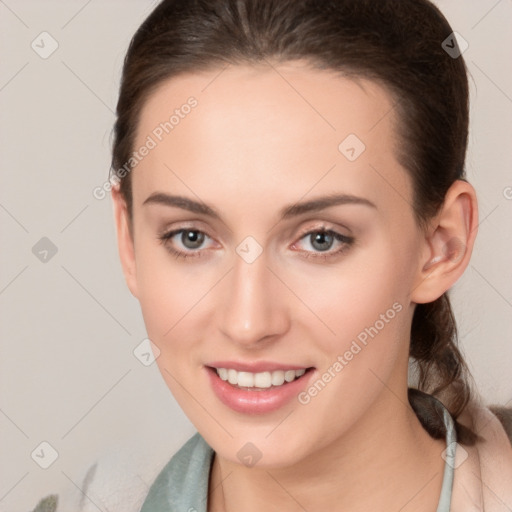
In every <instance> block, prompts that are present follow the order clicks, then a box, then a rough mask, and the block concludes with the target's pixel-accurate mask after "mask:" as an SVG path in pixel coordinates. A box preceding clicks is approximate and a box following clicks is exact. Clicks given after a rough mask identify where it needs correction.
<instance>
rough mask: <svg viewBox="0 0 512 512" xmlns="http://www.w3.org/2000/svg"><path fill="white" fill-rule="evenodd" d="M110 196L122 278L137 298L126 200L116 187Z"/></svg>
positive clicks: (133, 250) (132, 243) (133, 255)
mask: <svg viewBox="0 0 512 512" xmlns="http://www.w3.org/2000/svg"><path fill="white" fill-rule="evenodd" d="M111 197H112V203H113V209H114V220H115V224H116V231H117V246H118V250H119V258H120V260H121V266H122V269H123V274H124V278H125V280H126V284H127V286H128V288H129V290H130V292H131V293H132V295H133V296H134V297H136V298H138V295H137V272H136V264H135V246H134V241H133V237H132V233H131V230H130V221H129V215H128V209H127V206H126V201H125V200H124V198H123V196H122V194H121V192H120V190H119V188H118V187H112V192H111Z"/></svg>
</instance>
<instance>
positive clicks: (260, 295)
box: [220, 243, 287, 346]
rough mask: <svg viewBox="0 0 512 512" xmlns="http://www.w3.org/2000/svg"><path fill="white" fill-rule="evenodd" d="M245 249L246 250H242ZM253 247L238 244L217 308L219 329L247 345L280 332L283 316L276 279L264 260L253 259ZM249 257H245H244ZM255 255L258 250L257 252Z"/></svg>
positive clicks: (282, 325) (282, 328)
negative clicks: (221, 298)
mask: <svg viewBox="0 0 512 512" xmlns="http://www.w3.org/2000/svg"><path fill="white" fill-rule="evenodd" d="M247 247H249V251H245V252H244V249H247ZM252 251H254V247H251V246H250V243H249V246H247V245H244V243H242V244H240V246H239V247H238V248H237V254H235V257H234V262H233V269H232V271H231V272H230V275H229V277H228V279H227V280H226V283H227V284H226V287H227V289H226V293H225V297H224V301H223V304H221V305H220V308H221V315H220V322H221V325H220V328H221V330H222V331H223V332H224V334H225V335H226V336H228V337H229V338H230V339H231V340H232V341H233V342H236V343H239V344H244V345H246V346H250V345H253V344H258V342H259V341H261V340H263V339H264V338H266V339H269V337H270V336H272V335H276V334H279V333H282V332H284V330H285V329H286V328H287V315H286V310H285V307H284V304H283V303H280V296H281V294H280V292H279V290H278V289H277V286H276V285H277V283H276V278H275V276H274V275H273V273H272V272H271V271H270V270H269V269H268V268H267V264H268V261H267V257H266V253H265V252H261V253H260V254H259V255H257V256H256V258H255V259H253V257H254V252H252ZM251 252H252V256H251V257H248V256H247V255H248V254H251ZM257 252H259V251H257Z"/></svg>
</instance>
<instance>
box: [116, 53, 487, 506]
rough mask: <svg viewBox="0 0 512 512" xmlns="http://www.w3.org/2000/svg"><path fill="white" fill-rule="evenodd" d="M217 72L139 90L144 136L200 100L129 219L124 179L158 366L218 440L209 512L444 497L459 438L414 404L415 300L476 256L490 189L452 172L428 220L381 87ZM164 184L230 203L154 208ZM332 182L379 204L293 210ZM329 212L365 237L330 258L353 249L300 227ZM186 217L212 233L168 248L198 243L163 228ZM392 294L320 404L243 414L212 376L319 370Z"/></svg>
mask: <svg viewBox="0 0 512 512" xmlns="http://www.w3.org/2000/svg"><path fill="white" fill-rule="evenodd" d="M219 72H220V69H217V70H214V71H209V72H202V73H194V74H189V75H182V76H180V77H178V78H174V79H172V80H170V81H167V82H165V83H164V84H162V85H161V86H160V88H158V89H157V90H156V91H155V92H154V93H153V94H152V95H151V96H150V97H149V99H148V101H147V103H146V104H145V105H144V108H143V110H142V114H141V118H140V123H139V126H138V131H137V138H136V143H135V147H140V146H141V145H142V144H143V143H144V141H145V140H146V137H147V135H148V134H150V133H151V132H152V130H154V128H155V127H156V126H157V125H158V124H159V123H160V122H162V121H163V120H165V119H166V118H167V117H168V114H167V113H168V112H172V111H173V110H174V109H175V108H176V107H179V106H180V105H182V104H183V103H185V102H186V100H187V98H188V97H189V96H194V97H195V98H196V99H197V101H198V105H197V107H196V108H195V109H194V110H193V111H192V112H191V113H190V114H189V115H188V116H186V117H185V118H184V119H182V120H180V124H179V125H178V126H176V127H175V128H174V130H173V131H172V132H171V133H170V134H169V135H167V136H166V137H165V138H164V139H163V140H162V141H161V142H160V143H159V144H158V146H157V147H156V148H154V149H153V150H152V151H151V152H150V153H149V154H148V155H147V156H146V157H145V158H144V159H143V161H142V162H140V163H139V164H138V165H137V167H136V168H135V169H134V171H133V172H132V179H133V182H132V187H133V201H134V202H133V208H134V209H133V224H132V225H131V226H130V219H129V218H128V214H127V211H126V208H125V204H124V201H123V198H122V196H121V195H120V193H119V192H118V191H117V190H116V189H114V190H113V191H112V199H113V203H114V216H115V220H116V226H117V233H118V244H119V253H120V258H121V262H122V266H123V271H124V274H125V278H126V281H127V284H128V287H129V289H130V291H131V293H132V294H133V295H134V296H135V297H136V298H137V299H138V300H139V301H140V304H141V308H142V313H143V316H144V321H145V324H146V328H147V332H148V336H149V338H150V339H151V340H152V341H153V342H154V344H155V345H156V346H157V347H158V349H159V350H160V355H159V357H158V358H157V364H158V366H159V368H160V370H161V372H162V375H163V378H164V380H165V381H166V383H167V385H168V386H169V388H170V390H171V392H172V393H173V395H174V397H175V398H176V400H177V401H178V403H179V404H180V406H181V407H182V409H183V411H184V412H185V414H186V415H187V416H188V417H189V418H190V420H191V421H192V423H193V424H194V425H195V427H196V428H197V429H198V431H199V432H200V433H201V435H202V436H203V437H204V438H205V440H206V441H207V442H208V444H209V445H210V446H211V447H212V448H213V449H214V450H215V452H216V455H215V457H214V462H213V465H212V471H211V474H210V489H211V494H210V498H209V502H208V510H209V512H213V511H220V510H225V511H228V512H229V511H233V510H244V512H253V511H261V510H266V511H274V510H275V511H278V510H279V511H280V512H283V511H284V512H287V511H296V510H304V509H305V510H309V511H316V510H351V511H362V510H373V509H375V510H397V511H398V510H401V511H402V512H404V511H413V510H414V511H418V510H419V511H422V510H425V511H427V510H428V511H431V510H435V508H436V506H437V501H438V499H439V493H440V490H441V485H442V475H443V469H444V464H445V462H444V460H443V459H442V458H441V453H442V451H443V450H444V449H445V442H444V440H434V439H432V438H431V437H430V436H429V435H428V434H427V433H426V431H425V430H424V429H423V428H422V426H421V424H420V423H419V421H418V419H417V418H416V415H415V414H414V412H413V410H412V409H411V407H410V405H409V404H408V401H407V365H408V350H409V342H410V340H409V333H410V326H411V320H412V314H413V312H414V307H415V304H417V303H422V302H430V301H433V300H435V299H436V298H437V297H439V296H440V295H441V294H442V293H444V292H445V291H446V290H448V289H449V288H450V287H451V286H452V285H453V284H454V283H455V282H456V280H457V279H458V278H459V277H460V276H461V274H462V273H463V272H464V269H465V268H466V266H467V264H468V261H469V258H470V255H471V251H472V247H473V242H474V239H475V236H476V226H477V217H478V214H477V203H476V196H475V191H474V189H473V187H472V186H471V185H470V184H468V183H466V182H463V181H457V182H455V183H454V184H453V185H452V187H451V188H450V190H449V191H448V193H447V195H446V200H445V203H444V206H443V208H442V210H441V211H440V212H439V214H438V215H437V216H436V217H435V218H434V219H432V221H431V223H430V225H429V227H428V229H427V230H426V231H422V230H420V228H419V227H418V226H417V224H416V223H415V220H414V216H413V210H412V206H411V204H412V201H413V198H412V184H411V181H410V178H409V175H408V174H407V172H406V170H405V169H403V168H402V167H401V166H400V164H399V163H398V162H397V160H396V157H395V151H394V148H395V144H396V142H397V140H396V137H395V130H394V126H395V124H394V123H396V122H397V121H398V120H397V119H396V118H395V112H394V111H393V108H392V105H393V101H392V98H391V97H390V95H389V94H388V92H387V91H386V90H385V89H383V88H382V87H381V86H379V85H377V84H376V83H373V82H370V81H367V80H358V81H357V82H355V81H353V80H349V79H347V78H344V77H341V76H339V75H335V74H334V73H332V72H328V71H320V70H315V69H313V68H311V67H308V66H307V63H305V62H299V61H298V62H294V63H285V64H283V63H280V64H279V65H278V64H273V65H258V66H242V65H237V66H229V67H228V68H227V69H225V70H224V71H222V73H220V74H219ZM351 133H352V134H356V135H357V137H359V139H361V140H362V141H364V144H365V146H366V149H365V151H364V152H363V153H361V155H360V156H359V157H358V158H357V159H356V160H355V161H353V162H351V161H349V160H348V159H347V158H346V157H345V156H344V155H343V154H342V153H341V152H340V151H339V149H338V146H339V144H340V142H342V141H343V140H344V139H345V138H346V137H347V135H348V134H351ZM155 192H163V193H167V194H176V195H182V196H186V197H187V198H190V199H193V200H196V201H202V202H204V203H206V204H208V205H210V206H211V207H212V208H214V209H215V210H216V211H217V212H219V214H220V216H221V219H220V220H218V219H213V218H211V217H208V216H206V215H204V214H197V213H191V212H189V211H186V210H183V209H180V208H177V207H171V206H166V205H161V204H149V203H148V204H145V205H143V203H144V201H145V200H146V199H147V198H148V197H149V196H150V195H151V194H153V193H155ZM333 192H338V193H345V194H351V195H354V196H358V197H362V198H365V199H367V200H369V201H371V202H372V203H374V205H375V207H368V206H365V205H361V204H344V205H338V206H332V207H330V208H327V209H324V210H321V211H316V212H309V213H304V214H302V215H300V216H297V217H293V218H289V219H286V220H281V219H280V218H279V212H280V210H281V209H282V208H284V207H285V206H288V205H292V204H294V203H296V202H299V201H306V200H310V199H313V198H316V197H319V196H323V195H325V194H330V193H333ZM322 226H324V227H326V228H327V229H332V230H334V231H336V232H338V233H340V234H343V235H345V236H352V237H353V238H354V242H353V243H352V244H351V245H348V246H346V247H345V248H346V250H345V251H344V252H343V253H341V254H339V255H337V256H333V257H331V258H330V259H328V260H323V259H322V258H321V257H318V258H316V259H315V258H314V256H315V255H316V256H318V255H320V256H321V255H322V254H325V253H326V252H327V253H331V254H333V253H334V252H335V251H336V250H337V249H339V248H340V247H341V246H342V245H343V244H342V243H340V242H337V241H333V242H332V245H331V246H330V247H329V245H328V244H329V242H327V250H326V252H322V250H321V248H322V246H320V249H319V248H318V247H319V246H318V245H317V244H313V242H314V238H312V237H311V236H307V235H304V233H307V232H310V231H314V230H315V229H316V230H318V229H319V228H321V227H322ZM130 227H131V228H132V229H133V238H132V236H131V235H130ZM179 228H182V229H185V228H189V229H192V228H193V229H197V230H200V231H202V232H204V233H206V235H207V236H206V237H205V240H204V243H203V245H201V246H200V249H199V250H200V251H202V255H201V256H200V257H190V258H187V259H183V258H180V259H176V258H175V257H174V256H173V255H172V254H170V253H169V250H168V247H169V246H171V247H174V248H175V249H177V250H181V251H184V252H187V251H188V253H191V252H194V251H195V252H196V253H197V251H198V249H190V248H187V246H184V245H183V239H182V238H181V237H180V235H177V236H175V237H174V238H173V239H172V240H171V241H169V240H168V241H167V246H166V245H165V244H162V243H160V241H159V239H158V236H159V234H161V233H162V232H165V231H166V230H167V231H170V230H171V229H179ZM247 236H251V237H253V238H254V239H255V240H256V241H257V242H258V244H259V245H260V246H261V248H262V250H263V252H262V254H261V255H260V256H259V257H258V258H257V259H256V260H255V261H254V262H252V263H247V262H246V261H245V260H244V259H243V258H241V257H240V256H239V255H238V254H237V253H236V248H237V246H238V245H239V244H240V243H241V242H242V241H243V240H244V239H245V238H246V237H247ZM450 240H452V241H453V240H455V241H457V243H456V244H453V243H452V242H449V241H450ZM308 254H309V256H310V257H309V258H306V257H305V255H308ZM432 261H434V263H430V262H432ZM394 303H399V304H400V305H401V306H402V309H401V311H400V312H399V313H397V314H396V315H395V317H394V318H393V319H392V320H390V321H389V322H388V323H386V324H385V327H384V328H383V329H381V330H380V331H379V333H378V335H376V336H375V337H374V338H373V339H371V340H370V341H369V342H368V344H367V346H365V347H364V348H363V349H362V350H361V351H360V352H359V353H358V354H357V356H355V357H354V358H353V359H352V360H351V361H349V362H348V364H347V365H346V366H345V367H344V368H343V370H342V371H341V372H339V373H337V374H336V377H335V378H333V379H332V380H331V381H330V382H329V383H328V384H327V385H326V386H325V388H324V389H323V390H322V391H321V392H320V393H318V394H317V395H316V396H315V397H314V398H312V399H311V401H310V402H309V403H308V404H306V405H303V404H301V403H299V401H298V400H295V399H294V400H292V401H291V402H290V403H288V404H287V405H286V406H284V407H282V408H281V409H279V410H277V411H275V412H272V413H267V414H263V415H247V414H242V413H237V412H234V411H232V410H231V409H230V408H228V407H226V406H225V405H224V404H222V403H221V402H220V401H219V400H218V398H217V397H216V395H215V394H214V393H213V391H212V389H211V387H210V384H209V380H208V378H207V375H206V371H205V368H204V365H205V364H207V363H208V362H212V361H215V360H235V359H236V360H243V361H261V360H266V361H277V362H280V363H289V364H292V365H298V366H304V367H310V366H313V367H315V371H314V375H313V377H311V381H310V382H311V383H312V382H314V381H315V380H317V379H318V378H319V377H321V375H322V374H323V373H324V372H325V371H326V370H327V369H328V368H329V367H332V365H333V363H334V362H335V361H336V360H337V357H338V356H339V355H342V354H344V353H345V352H346V350H348V349H349V348H350V345H351V343H352V340H354V339H356V337H357V335H358V334H359V333H360V332H361V331H363V330H364V328H365V327H368V326H371V325H374V324H375V322H376V321H377V320H378V319H379V318H381V317H380V315H381V314H385V312H386V311H387V310H388V309H390V308H391V307H392V305H393V304H394ZM247 442H251V443H253V444H254V445H255V446H256V447H257V448H258V450H259V451H260V452H261V454H262V457H261V459H260V460H259V461H258V463H257V464H256V465H255V466H254V467H246V466H245V465H243V464H242V463H241V461H240V460H239V459H238V457H237V452H238V451H239V450H240V449H241V448H242V447H243V446H244V445H245V444H246V443H247ZM334 504H335V505H334Z"/></svg>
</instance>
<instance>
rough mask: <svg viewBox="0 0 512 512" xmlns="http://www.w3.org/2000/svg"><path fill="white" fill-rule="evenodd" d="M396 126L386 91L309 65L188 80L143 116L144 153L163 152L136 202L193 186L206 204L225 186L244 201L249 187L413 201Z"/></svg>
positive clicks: (142, 170)
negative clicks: (397, 147)
mask: <svg viewBox="0 0 512 512" xmlns="http://www.w3.org/2000/svg"><path fill="white" fill-rule="evenodd" d="M191 98H192V99H191ZM190 105H194V106H190ZM395 121H396V115H395V112H394V105H393V99H392V97H391V96H390V94H389V93H388V92H387V90H386V89H384V88H383V87H382V86H380V85H379V84H377V83H375V82H372V81H369V80H363V79H361V80H357V81H355V80H353V79H349V78H347V77H343V76H341V75H339V74H335V73H333V72H331V71H327V70H319V69H313V68H311V67H308V66H307V65H305V64H304V63H285V64H279V65H257V66H241V65H237V66H233V65H231V66H227V67H226V68H218V69H215V70H212V71H208V72H201V73H192V74H186V75H182V76H178V77H175V78H172V79H170V80H168V81H166V82H163V83H162V84H160V86H159V87H158V88H157V89H156V90H155V91H154V92H153V93H152V94H151V96H150V97H149V98H148V99H147V101H146V103H145V105H144V107H143V109H142V112H141V115H140V119H139V125H138V129H137V136H136V142H135V148H134V149H137V148H140V147H142V146H143V145H145V144H147V143H148V141H149V140H150V139H151V143H150V144H151V145H152V146H153V148H152V149H151V151H149V152H146V153H147V155H146V156H145V157H144V158H143V159H142V160H141V161H140V163H139V164H137V166H136V168H135V170H134V172H133V187H134V194H133V195H134V204H135V203H137V202H138V203H139V204H141V203H142V201H143V200H144V198H145V197H147V196H148V195H149V194H150V193H151V192H154V191H155V190H156V189H168V190H176V188H179V189H180V190H181V191H184V190H186V189H184V188H183V187H184V185H186V186H187V187H188V188H189V192H190V190H192V191H197V193H198V194H197V195H199V196H200V197H201V195H200V194H199V192H201V193H203V194H205V195H208V190H212V187H213V189H214V190H215V189H216V185H218V187H220V185H221V184H222V187H221V188H222V190H223V191H225V192H226V193H228V192H235V191H236V193H237V194H238V196H239V197H240V195H241V194H242V195H243V187H245V188H246V190H247V191H248V193H252V194H255V193H257V192H261V193H264V192H265V190H266V189H268V191H269V192H270V191H275V190H276V189H280V190H281V191H282V190H284V189H286V190H287V191H289V197H290V199H292V198H293V196H294V195H295V196H296V197H295V199H298V198H300V197H302V196H304V194H306V193H307V192H308V190H312V189H313V188H314V189H315V190H318V192H320V191H323V192H325V191H326V190H329V189H332V188H333V187H334V188H336V189H339V190H343V191H344V192H347V193H353V194H359V195H361V194H363V193H365V194H366V196H368V195H370V196H371V195H373V199H375V200H377V199H378V197H377V196H379V195H380V196H382V197H381V200H382V199H385V198H386V194H387V196H388V197H387V198H388V200H389V201H388V202H389V206H392V203H393V201H395V202H396V198H397V194H398V195H402V196H403V197H409V195H410V187H409V184H408V180H407V179H406V174H405V172H404V170H403V169H402V168H401V167H400V165H399V164H398V163H397V161H396V158H395V151H394V148H395V144H396V142H397V141H396V137H395V130H394V123H395ZM206 180H207V181H208V183H209V184H210V185H209V187H208V189H207V188H205V182H206ZM386 183H387V185H386ZM212 184H213V185H212ZM383 186H384V187H383ZM384 188H387V189H388V190H384ZM217 192H218V190H217ZM231 197H232V196H231ZM368 198H370V197H368Z"/></svg>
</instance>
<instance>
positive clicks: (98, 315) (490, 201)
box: [0, 0, 512, 512]
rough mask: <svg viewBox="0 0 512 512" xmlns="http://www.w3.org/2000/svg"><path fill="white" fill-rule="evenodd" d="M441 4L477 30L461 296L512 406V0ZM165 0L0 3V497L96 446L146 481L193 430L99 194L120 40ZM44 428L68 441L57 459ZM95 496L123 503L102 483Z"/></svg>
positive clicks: (458, 300)
mask: <svg viewBox="0 0 512 512" xmlns="http://www.w3.org/2000/svg"><path fill="white" fill-rule="evenodd" d="M437 3H438V5H439V6H440V7H441V9H442V10H443V12H444V13H445V14H446V16H447V17H448V19H449V21H450V22H451V24H452V26H453V28H454V30H456V31H457V32H459V33H460V34H461V35H462V36H463V37H464V39H465V40H467V42H468V44H469V47H468V49H467V51H466V52H465V53H464V57H465V59H466V62H467V64H468V66H469V70H470V73H471V76H472V78H471V93H472V110H471V114H472V126H471V130H472V131H471V139H470V148H469V154H468V164H467V165H468V167H467V169H468V177H469V180H470V181H471V182H472V183H473V184H474V186H475V187H476V189H477V193H478V197H479V201H480V203H479V205H480V227H479V235H478V238H477V242H476V248H475V252H474V255H473V258H472V263H471V265H470V266H469V268H468V269H467V271H466V272H465V274H464V276H463V277H462V278H461V280H460V281H459V282H458V283H457V285H456V286H455V288H454V290H453V294H452V297H453V301H454V305H455V309H456V314H457V317H458V321H459V330H460V334H461V340H462V341H461V342H462V346H463V349H464V351H465V353H466V355H467V358H468V361H469V364H470V367H471V369H472V371H473V374H474V377H475V379H476V382H477V384H478V386H479V389H480V390H481V393H482V395H483V396H484V398H485V400H486V401H487V402H492V403H503V404H504V403H508V404H509V405H511V404H512V379H511V375H512V265H511V261H512V258H511V255H512V172H511V169H512V165H511V164H512V150H511V133H512V72H511V68H510V62H512V31H511V30H510V27H511V26H512V3H511V2H510V1H509V0H501V1H497V0H457V1H456V0H451V1H450V0H443V1H441V0H439V1H438V2H437ZM154 5H155V2H152V1H149V0H137V1H135V0H123V1H120V0H92V1H89V2H87V1H86V0H67V1H66V2H63V1H58V2H57V1H49V0H47V1H42V0H32V1H29V0H5V1H0V20H1V21H0V38H1V39H0V51H1V61H0V108H1V113H2V114H1V119H0V135H1V136H0V154H1V157H0V166H1V184H0V227H1V233H2V235H1V240H2V245H1V247H2V259H1V265H0V310H1V315H2V322H1V327H0V329H1V330H0V338H1V358H0V392H1V394H0V447H1V454H2V455H1V460H2V462H1V464H0V511H9V512H18V511H19V512H21V511H25V512H26V511H27V510H30V509H31V508H33V507H34V506H35V504H36V502H37V500H38V499H39V498H40V497H41V496H43V495H45V494H48V493H50V492H55V491H59V492H61V490H63V489H64V490H66V491H65V492H74V493H75V494H76V493H78V495H79V490H78V487H80V485H81V482H82V479H83V477H84V472H85V471H86V470H87V469H88V468H89V467H90V466H91V464H93V463H94V462H95V461H97V460H99V459H106V460H107V461H109V462H107V463H106V464H107V465H106V466H105V464H104V465H103V466H102V467H103V468H104V469H103V471H105V474H107V475H109V478H110V479H111V482H110V483H111V485H112V488H113V489H117V491H118V492H120V491H119V490H120V489H125V491H123V492H131V491H133V492H134V493H135V492H142V491H143V490H144V489H145V488H146V485H147V483H149V482H150V481H151V479H152V478H153V477H154V476H155V474H156V472H157V471H158V469H159V468H160V466H161V464H163V463H164V462H165V461H166V460H167V459H168V458H169V456H170V454H172V453H173V452H174V451H176V450H177V449H178V448H179V446H181V445H182V444H183V442H184V441H185V440H186V439H188V437H189V436H190V435H191V434H192V433H193V432H194V428H193V427H192V425H191V424H190V423H189V421H188V420H187V419H186V418H185V417H184V415H183V413H182V412H181V410H180V409H179V408H178V407H177V405H176V403H175V402H174V400H173V398H172V396H171V394H170V393H169V391H168V390H167V388H166V387H165V385H164V383H163V380H161V378H160V374H159V373H158V370H157V368H156V366H155V365H151V366H147V367H146V366H144V365H143V364H142V363H141V362H140V361H139V360H138V359H137V358H136V357H135V356H134V354H133V350H134V349H135V347H137V346H138V345H139V343H140V342H141V341H142V340H143V339H144V338H145V330H144V325H143V321H142V317H141V314H140V310H139V306H138V303H137V301H136V300H135V299H134V298H133V297H132V296H131V295H130V293H129V291H128V289H127V288H126V286H125V283H124V280H123V277H122V273H121V269H120V265H119V263H118V255H117V247H116V245H115V233H114V225H113V219H112V206H111V202H110V198H109V197H107V198H106V199H103V200H97V199H95V198H94V197H93V195H92V190H93V188H94V187H96V186H98V185H101V184H102V183H103V182H104V181H105V179H106V177H107V174H108V167H109V161H110V160H109V159H110V154H109V151H110V132H111V128H112V124H113V121H114V114H113V111H114V109H115V103H116V99H117V87H118V80H119V75H120V69H121V65H122V59H123V57H124V52H125V50H126V48H127V45H128V42H129V40H130V38H131V36H132V34H133V32H134V31H135V30H136V28H137V27H138V25H139V24H140V23H141V22H142V20H143V19H144V18H145V17H146V16H147V14H148V13H149V12H150V10H151V9H152V7H153V6H154ZM43 31H46V32H48V33H49V34H50V36H51V38H53V39H54V40H55V41H56V42H57V43H58V48H57V49H56V50H55V52H54V53H53V54H52V55H50V56H49V57H48V58H42V57H41V56H40V54H43V55H44V52H49V51H50V50H51V49H52V44H54V45H55V44H56V43H55V42H52V39H51V38H50V36H47V35H44V36H40V37H37V36H39V34H40V33H41V32H43ZM41 38H45V39H44V43H41ZM34 40H35V43H34V46H35V49H33V48H32V47H31V43H32V41H34ZM37 45H38V46H37ZM35 50H36V51H35ZM37 52H39V54H38V53H37ZM43 237H46V238H47V239H48V240H49V241H51V243H49V242H48V241H47V240H43V241H41V239H42V238H43ZM37 244H39V245H37ZM34 246H36V249H33V248H34ZM45 250H46V251H49V252H48V253H45V252H44V251H45ZM52 250H53V251H55V250H57V252H56V254H55V255H52ZM33 251H34V252H35V253H37V254H34V252H33ZM45 255H46V261H41V258H44V256H45ZM43 441H45V442H48V443H50V445H51V446H52V447H53V449H55V450H56V451H57V452H58V458H57V460H55V462H54V463H53V464H51V466H50V467H49V468H48V469H42V468H41V467H40V465H46V464H48V463H49V462H51V457H52V448H49V447H48V446H45V445H43V446H41V445H40V443H41V442H43ZM34 450H35V452H34ZM41 450H42V451H41ZM33 452H34V455H33V457H34V459H33V458H31V453H33ZM127 461H129V464H127V463H126V462H127ZM108 464H111V467H110V466H108ZM120 467H121V468H123V475H117V474H116V471H120V469H119V468H120ZM105 468H106V469H105ZM123 486H124V487H123ZM134 500H135V498H134ZM112 503H113V501H112ZM88 506H90V507H91V510H103V511H108V510H115V508H111V507H112V505H111V504H109V502H108V499H107V498H105V501H103V502H102V503H97V504H95V505H94V506H93V505H90V504H89V505H88Z"/></svg>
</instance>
